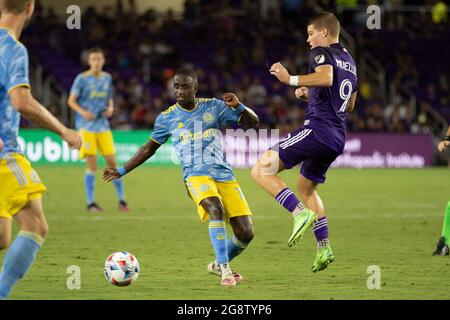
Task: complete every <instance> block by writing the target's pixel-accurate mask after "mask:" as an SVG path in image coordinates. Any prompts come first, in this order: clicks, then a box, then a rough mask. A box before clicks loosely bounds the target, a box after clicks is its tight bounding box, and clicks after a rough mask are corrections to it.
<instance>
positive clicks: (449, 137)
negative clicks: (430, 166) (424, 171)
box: [438, 126, 450, 152]
mask: <svg viewBox="0 0 450 320" xmlns="http://www.w3.org/2000/svg"><path fill="white" fill-rule="evenodd" d="M449 145H450V126H449V127H448V129H447V133H446V134H445V137H444V138H443V139H442V141H440V142H439V143H438V150H439V152H444V151H445V150H447V148H448V146H449Z"/></svg>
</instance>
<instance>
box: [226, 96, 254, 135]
mask: <svg viewBox="0 0 450 320" xmlns="http://www.w3.org/2000/svg"><path fill="white" fill-rule="evenodd" d="M222 99H223V101H224V102H225V104H226V105H227V106H229V107H230V108H233V109H237V108H239V107H241V106H243V107H244V109H243V111H242V113H241V116H240V118H239V120H238V124H239V125H244V126H249V127H254V126H256V125H257V124H258V123H259V118H258V116H257V115H256V113H255V112H254V111H253V110H252V109H250V108H249V107H246V106H244V105H243V104H242V103H241V102H240V101H239V99H238V97H237V96H236V95H235V94H234V93H230V92H227V93H224V94H223V95H222Z"/></svg>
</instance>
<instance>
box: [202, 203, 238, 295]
mask: <svg viewBox="0 0 450 320" xmlns="http://www.w3.org/2000/svg"><path fill="white" fill-rule="evenodd" d="M200 205H201V206H202V207H203V209H205V211H206V212H207V213H208V215H209V218H210V221H209V227H208V229H209V238H210V240H211V244H212V246H213V248H214V251H215V254H216V262H217V265H218V266H219V268H220V276H221V284H222V285H224V286H234V285H236V279H235V278H234V276H233V271H232V270H231V268H230V264H229V260H228V251H227V232H226V227H225V220H224V219H225V208H224V207H223V204H222V201H220V199H219V198H218V197H209V198H205V199H203V200H202V201H201V202H200ZM209 268H210V266H209V265H208V271H210V272H211V270H209Z"/></svg>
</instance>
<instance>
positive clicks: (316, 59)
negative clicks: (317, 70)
mask: <svg viewBox="0 0 450 320" xmlns="http://www.w3.org/2000/svg"><path fill="white" fill-rule="evenodd" d="M314 60H315V61H316V63H322V62H324V61H325V56H324V55H323V54H319V55H318V56H316V57H315V58H314Z"/></svg>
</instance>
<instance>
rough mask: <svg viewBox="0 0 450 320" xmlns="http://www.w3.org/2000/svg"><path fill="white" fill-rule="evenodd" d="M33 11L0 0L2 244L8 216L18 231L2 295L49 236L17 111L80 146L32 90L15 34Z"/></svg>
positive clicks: (13, 0)
mask: <svg viewBox="0 0 450 320" xmlns="http://www.w3.org/2000/svg"><path fill="white" fill-rule="evenodd" d="M33 11H34V1H33V0H0V12H1V17H0V97H1V98H0V119H1V121H0V249H5V248H6V247H8V245H9V243H10V241H11V229H12V223H11V222H12V218H13V217H14V219H15V220H16V221H18V222H19V224H20V231H19V233H18V235H17V237H16V239H15V240H14V241H13V243H12V244H11V246H10V247H9V250H8V252H7V253H6V255H5V257H4V260H3V268H2V272H1V273H0V299H6V298H7V296H8V294H9V293H10V291H11V289H12V288H13V286H14V285H15V283H16V282H17V280H19V279H21V278H22V277H23V276H24V275H25V274H26V272H27V271H28V269H29V268H30V267H31V265H32V264H33V261H34V259H35V257H36V254H37V252H38V251H39V249H40V248H41V246H42V244H43V243H44V238H45V237H46V236H47V232H48V225H47V221H46V218H45V215H44V211H43V208H42V201H41V196H42V193H43V192H44V191H45V190H46V188H45V186H44V184H43V183H42V182H41V180H40V178H39V176H38V174H37V173H36V171H34V170H33V168H32V167H31V165H30V163H29V162H28V160H27V159H26V158H25V157H24V155H23V154H22V151H21V150H20V147H19V145H18V143H17V136H18V133H19V123H20V114H22V115H23V116H24V117H26V118H27V119H28V120H30V121H32V122H34V123H36V124H38V125H39V126H41V127H42V128H45V129H48V130H50V131H53V132H55V133H57V134H58V135H59V136H60V137H61V138H62V139H63V140H64V141H66V142H67V143H68V144H69V146H70V147H75V148H80V146H81V139H80V136H79V134H78V133H77V132H76V131H73V130H70V129H68V128H66V127H65V126H64V125H62V124H61V123H60V122H59V121H58V120H57V119H56V118H55V117H54V116H52V115H51V114H50V113H49V112H48V111H47V109H45V108H44V107H43V106H42V105H41V104H39V102H37V101H36V100H35V99H34V98H33V96H32V95H31V92H30V84H29V79H28V52H27V49H26V48H25V46H24V45H23V44H21V43H20V42H19V41H18V39H19V38H20V35H21V33H22V30H23V28H24V27H25V25H26V24H27V23H28V21H29V20H30V19H31V16H32V14H33Z"/></svg>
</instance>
